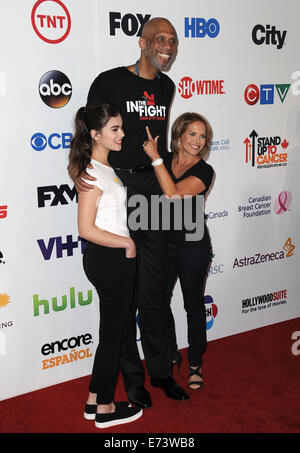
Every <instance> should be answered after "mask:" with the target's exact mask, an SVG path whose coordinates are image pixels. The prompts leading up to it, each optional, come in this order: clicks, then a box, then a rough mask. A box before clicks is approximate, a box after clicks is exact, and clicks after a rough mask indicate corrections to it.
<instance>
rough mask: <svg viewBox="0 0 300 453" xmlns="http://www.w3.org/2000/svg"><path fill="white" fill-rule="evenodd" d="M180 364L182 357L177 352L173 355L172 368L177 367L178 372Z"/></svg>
mask: <svg viewBox="0 0 300 453" xmlns="http://www.w3.org/2000/svg"><path fill="white" fill-rule="evenodd" d="M181 362H182V355H181V354H180V352H179V351H178V350H177V351H175V352H174V353H173V366H175V365H177V367H178V371H180V367H181Z"/></svg>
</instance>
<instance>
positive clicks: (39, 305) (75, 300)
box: [33, 286, 93, 316]
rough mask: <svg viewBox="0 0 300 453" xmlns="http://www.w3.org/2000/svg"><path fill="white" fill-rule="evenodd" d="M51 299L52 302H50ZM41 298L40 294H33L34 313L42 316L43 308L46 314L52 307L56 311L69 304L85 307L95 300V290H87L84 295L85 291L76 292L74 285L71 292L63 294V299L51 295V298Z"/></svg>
mask: <svg viewBox="0 0 300 453" xmlns="http://www.w3.org/2000/svg"><path fill="white" fill-rule="evenodd" d="M49 300H51V302H49ZM49 300H48V299H40V296H39V295H38V294H34V295H33V315H34V316H40V309H41V310H43V314H44V315H48V314H49V313H50V309H52V310H53V311H54V312H58V311H64V310H65V309H66V308H67V307H68V306H69V308H71V309H74V308H76V306H77V305H80V306H81V307H85V306H87V305H90V304H91V303H92V302H93V292H92V290H91V289H89V290H88V291H87V295H86V296H85V297H84V295H83V292H82V291H79V292H77V297H76V293H75V287H74V286H72V287H71V288H70V290H69V294H64V295H62V296H61V301H59V300H58V297H51V299H49Z"/></svg>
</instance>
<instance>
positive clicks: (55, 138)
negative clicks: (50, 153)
mask: <svg viewBox="0 0 300 453" xmlns="http://www.w3.org/2000/svg"><path fill="white" fill-rule="evenodd" d="M72 138H73V134H71V132H62V133H61V134H58V133H57V132H54V133H53V134H50V135H49V137H47V136H46V135H45V134H42V132H36V133H35V134H33V136H32V137H31V139H30V145H31V147H32V149H33V150H34V151H44V149H45V148H46V147H47V146H49V148H50V149H55V150H56V149H69V148H70V146H71V140H72Z"/></svg>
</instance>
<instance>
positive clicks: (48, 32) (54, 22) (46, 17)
mask: <svg viewBox="0 0 300 453" xmlns="http://www.w3.org/2000/svg"><path fill="white" fill-rule="evenodd" d="M31 23H32V27H33V29H34V31H35V33H36V34H37V35H38V37H39V38H40V39H42V40H43V41H45V42H47V43H49V44H58V43H60V42H62V41H64V39H66V37H67V36H68V34H69V33H70V29H71V16H70V13H69V11H68V9H67V8H66V6H65V5H64V4H63V2H61V1H60V0H38V1H37V2H36V3H35V4H34V6H33V8H32V12H31Z"/></svg>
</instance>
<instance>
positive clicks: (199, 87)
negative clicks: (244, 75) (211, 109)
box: [178, 77, 226, 99]
mask: <svg viewBox="0 0 300 453" xmlns="http://www.w3.org/2000/svg"><path fill="white" fill-rule="evenodd" d="M223 85H224V80H196V81H195V82H194V81H193V79H192V78H191V77H183V78H182V79H181V80H180V82H179V84H178V92H179V94H180V96H181V97H183V98H184V99H189V98H191V97H192V96H193V95H198V96H200V95H211V94H226V93H225V91H224V87H223Z"/></svg>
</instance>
